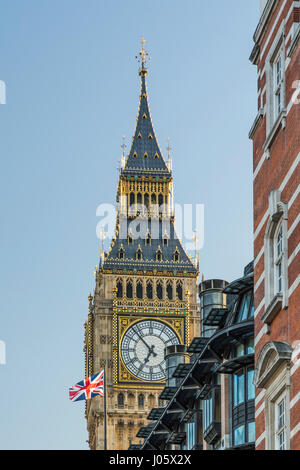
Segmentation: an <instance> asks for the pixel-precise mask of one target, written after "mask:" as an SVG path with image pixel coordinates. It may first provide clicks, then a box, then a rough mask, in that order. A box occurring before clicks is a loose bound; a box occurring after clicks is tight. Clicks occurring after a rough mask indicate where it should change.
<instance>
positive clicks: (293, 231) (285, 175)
mask: <svg viewBox="0 0 300 470" xmlns="http://www.w3.org/2000/svg"><path fill="white" fill-rule="evenodd" d="M299 22H300V1H292V0H262V1H261V17H260V20H259V23H258V26H257V28H256V31H255V34H254V42H255V45H254V48H253V50H252V53H251V56H250V60H251V61H252V63H253V64H255V65H256V66H257V76H258V114H257V117H256V119H255V121H254V124H253V126H252V128H251V131H250V138H251V139H252V140H253V172H254V174H253V178H254V258H255V261H254V299H255V300H254V303H255V361H256V370H255V385H256V387H257V389H256V400H255V417H256V449H258V450H261V449H300V286H299V279H300V276H299V267H300V224H299V221H300V215H299V212H300V210H299V209H300V195H299V187H300V185H299V182H300V169H299V166H300V165H299V161H300V23H299Z"/></svg>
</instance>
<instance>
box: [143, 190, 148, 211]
mask: <svg viewBox="0 0 300 470" xmlns="http://www.w3.org/2000/svg"><path fill="white" fill-rule="evenodd" d="M144 205H145V207H146V208H147V210H148V209H149V194H148V193H145V194H144Z"/></svg>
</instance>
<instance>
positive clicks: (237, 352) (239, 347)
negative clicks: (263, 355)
mask: <svg viewBox="0 0 300 470" xmlns="http://www.w3.org/2000/svg"><path fill="white" fill-rule="evenodd" d="M240 356H244V345H243V344H238V345H237V346H236V348H235V357H240Z"/></svg>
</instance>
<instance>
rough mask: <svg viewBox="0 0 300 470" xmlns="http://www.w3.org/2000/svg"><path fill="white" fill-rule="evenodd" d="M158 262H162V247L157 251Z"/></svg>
mask: <svg viewBox="0 0 300 470" xmlns="http://www.w3.org/2000/svg"><path fill="white" fill-rule="evenodd" d="M156 261H162V251H161V249H160V246H159V247H158V249H157V251H156Z"/></svg>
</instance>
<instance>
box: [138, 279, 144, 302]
mask: <svg viewBox="0 0 300 470" xmlns="http://www.w3.org/2000/svg"><path fill="white" fill-rule="evenodd" d="M136 296H137V298H138V299H142V298H143V284H142V283H141V281H138V283H137V285H136Z"/></svg>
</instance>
